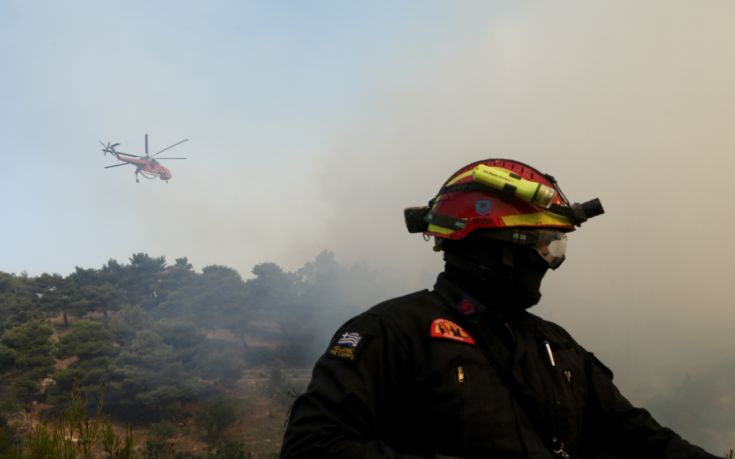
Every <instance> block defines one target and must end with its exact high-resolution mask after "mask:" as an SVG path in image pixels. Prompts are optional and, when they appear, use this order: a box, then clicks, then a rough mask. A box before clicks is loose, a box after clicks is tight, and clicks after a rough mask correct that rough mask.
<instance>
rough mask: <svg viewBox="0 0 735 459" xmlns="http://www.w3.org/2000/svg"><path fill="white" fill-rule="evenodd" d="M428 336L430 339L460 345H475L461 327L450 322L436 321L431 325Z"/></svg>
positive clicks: (444, 320)
mask: <svg viewBox="0 0 735 459" xmlns="http://www.w3.org/2000/svg"><path fill="white" fill-rule="evenodd" d="M429 335H430V336H431V337H432V338H443V339H449V340H452V341H459V342H461V343H467V344H475V339H474V338H472V337H471V336H470V334H469V333H467V332H466V331H465V330H464V329H463V328H462V327H460V326H459V325H457V324H455V323H454V322H452V321H451V320H447V319H436V320H434V321H433V322H432V323H431V329H430V330H429Z"/></svg>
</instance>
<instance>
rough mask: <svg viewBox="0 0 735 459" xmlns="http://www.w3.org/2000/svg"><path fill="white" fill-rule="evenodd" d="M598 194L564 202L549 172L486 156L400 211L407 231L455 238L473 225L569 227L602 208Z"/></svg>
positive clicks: (479, 227) (470, 230)
mask: <svg viewBox="0 0 735 459" xmlns="http://www.w3.org/2000/svg"><path fill="white" fill-rule="evenodd" d="M603 212H604V210H603V209H602V205H601V204H600V201H599V200H598V199H593V200H591V201H587V202H585V203H582V204H577V203H575V204H570V203H569V201H568V200H567V198H566V197H565V196H564V193H562V191H561V189H560V188H559V186H558V185H557V183H556V180H555V179H554V177H552V176H551V175H548V174H544V173H542V172H539V171H538V170H537V169H534V168H533V167H531V166H528V165H527V164H523V163H521V162H518V161H513V160H508V159H486V160H482V161H477V162H474V163H472V164H469V165H467V166H465V167H463V168H461V169H460V170H458V171H457V172H456V173H454V174H453V175H452V176H451V177H450V178H449V179H448V180H447V181H446V182H445V183H444V185H443V186H442V187H441V189H440V190H439V192H438V193H437V195H436V196H435V197H434V198H433V199H431V201H429V204H428V205H427V206H425V207H413V208H409V209H406V210H405V217H406V225H407V226H408V230H409V231H410V232H412V233H418V232H422V233H424V234H425V235H430V236H434V237H436V238H442V239H451V240H459V239H464V238H465V237H467V236H468V235H469V234H471V233H473V232H474V231H477V230H485V229H488V230H499V229H547V230H554V231H560V232H568V231H573V230H574V229H575V226H580V225H581V224H582V223H583V222H584V221H586V220H587V219H588V218H592V217H594V216H597V215H600V214H601V213H603Z"/></svg>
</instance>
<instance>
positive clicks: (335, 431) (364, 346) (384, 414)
mask: <svg viewBox="0 0 735 459" xmlns="http://www.w3.org/2000/svg"><path fill="white" fill-rule="evenodd" d="M394 335H395V334H394V333H391V331H390V330H389V329H388V328H387V327H386V324H385V323H384V322H383V321H382V320H381V319H380V318H379V317H377V316H374V315H370V314H362V315H360V316H357V317H356V318H354V319H352V320H351V321H349V322H347V323H346V324H345V325H344V326H342V328H341V329H340V330H339V331H338V332H337V333H336V334H335V335H334V338H332V341H331V342H330V344H329V347H328V348H327V352H326V353H325V354H324V355H323V356H322V357H321V358H320V359H319V360H318V361H317V363H316V365H315V367H314V372H313V374H312V379H311V382H310V383H309V386H308V388H307V390H306V392H305V393H304V394H302V395H301V396H299V397H298V398H297V399H296V401H295V402H294V405H293V407H292V409H291V414H290V418H289V421H288V425H287V427H286V432H285V434H284V439H283V446H282V449H281V454H280V458H281V459H312V458H313V459H317V458H319V459H329V458H340V459H350V458H360V459H377V458H386V459H388V458H391V459H414V458H415V459H418V458H420V457H423V456H418V455H415V456H414V455H405V454H399V453H398V452H396V451H394V450H392V449H391V448H390V447H388V446H387V445H386V443H385V436H384V435H383V432H385V429H386V425H387V424H389V418H390V415H389V409H390V407H391V406H394V401H396V400H397V398H398V397H399V391H400V388H399V381H400V375H399V373H400V372H401V371H402V368H405V365H403V362H404V361H405V355H406V354H405V352H404V350H403V349H401V347H400V344H399V342H398V340H397V339H396V337H395V336H394Z"/></svg>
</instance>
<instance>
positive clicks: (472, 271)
mask: <svg viewBox="0 0 735 459" xmlns="http://www.w3.org/2000/svg"><path fill="white" fill-rule="evenodd" d="M441 248H442V250H443V251H444V262H445V265H444V274H445V275H446V276H447V278H448V279H449V280H450V281H452V282H454V283H455V284H456V285H458V286H459V287H461V288H462V289H463V290H464V291H466V292H467V293H468V294H469V295H470V296H472V297H474V298H476V299H478V300H479V301H481V302H482V303H483V304H485V305H486V306H487V307H489V308H490V309H492V310H494V311H495V312H497V313H500V314H503V315H507V314H514V313H518V312H520V311H523V310H525V309H528V308H530V307H531V306H533V305H535V304H537V303H538V302H539V300H540V299H541V291H540V289H541V280H542V279H543V277H544V275H545V274H546V271H547V270H548V269H549V267H548V265H547V264H546V262H545V261H544V260H543V259H542V258H541V256H540V255H539V254H538V253H536V251H535V250H533V249H532V248H530V247H527V246H522V245H518V244H512V243H509V242H503V241H498V240H495V239H490V238H487V237H482V236H481V235H479V234H471V235H470V236H468V237H467V238H465V239H463V240H460V241H452V240H446V239H445V240H442V242H441Z"/></svg>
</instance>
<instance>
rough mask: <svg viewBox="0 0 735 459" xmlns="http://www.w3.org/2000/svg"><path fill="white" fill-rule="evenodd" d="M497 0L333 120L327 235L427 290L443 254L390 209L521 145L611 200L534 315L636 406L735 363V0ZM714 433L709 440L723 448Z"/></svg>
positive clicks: (554, 276) (567, 179) (570, 190)
mask: <svg viewBox="0 0 735 459" xmlns="http://www.w3.org/2000/svg"><path fill="white" fill-rule="evenodd" d="M497 5H498V4H493V5H492V6H487V5H486V6H485V7H484V8H483V7H482V6H479V5H477V4H473V5H472V7H468V8H467V9H466V10H465V11H464V13H466V14H468V15H475V21H476V22H474V23H475V24H477V23H478V22H483V24H482V25H478V26H476V27H474V28H472V29H471V30H469V31H467V32H466V33H465V35H464V36H463V37H462V39H461V40H458V42H456V43H452V44H451V47H449V48H447V49H438V50H436V52H435V53H434V54H433V55H432V56H431V58H427V59H426V60H424V61H422V62H421V65H420V66H412V67H411V69H410V72H409V71H408V70H406V69H405V68H403V67H402V62H401V60H400V58H397V59H396V61H395V62H394V63H393V67H391V68H390V70H386V71H385V72H384V74H383V75H381V78H378V81H379V84H378V88H377V90H376V91H375V94H376V95H374V96H373V97H372V98H371V99H370V100H369V101H365V103H364V105H363V106H360V107H356V110H355V114H354V115H353V116H352V117H350V118H349V119H348V120H346V121H345V122H344V129H343V130H342V131H341V132H340V135H339V136H337V137H336V138H335V139H334V143H333V145H332V147H331V151H332V153H331V154H330V155H328V157H327V158H326V159H325V160H324V162H323V171H322V174H321V183H322V184H323V197H322V199H323V200H324V201H325V202H326V203H328V206H329V212H330V213H329V214H327V215H328V216H327V222H328V224H327V225H326V226H327V228H328V231H329V232H330V233H329V234H330V235H331V237H329V238H328V240H329V242H330V247H331V248H332V249H333V250H335V252H336V253H337V254H338V256H341V257H345V258H346V259H348V260H349V259H367V260H368V261H369V262H370V263H373V264H375V265H376V266H379V267H380V269H382V270H384V272H392V273H393V275H394V278H395V279H401V282H397V283H398V284H401V283H402V284H403V285H404V286H406V287H407V286H413V287H414V288H421V287H424V286H427V284H428V283H429V282H430V279H431V277H432V273H435V272H438V271H439V270H440V267H441V263H440V260H439V258H440V256H439V255H437V254H434V253H431V250H430V247H431V244H429V243H425V242H424V241H422V240H421V238H420V237H418V236H415V235H409V234H408V233H406V232H405V229H404V228H403V222H402V217H401V211H402V209H403V207H408V206H412V205H422V204H424V203H425V202H426V201H427V200H428V199H430V198H431V197H432V196H433V194H434V193H435V192H436V190H437V189H438V188H439V187H440V185H441V184H442V182H443V181H444V180H445V179H446V178H447V177H448V176H449V175H450V174H451V173H452V172H454V171H455V170H456V169H458V168H459V167H460V166H462V165H464V164H467V163H469V162H471V161H474V160H476V159H480V158H486V157H511V158H515V159H519V160H522V161H524V162H527V163H529V164H532V165H534V166H536V167H537V168H539V169H541V170H542V171H545V172H548V173H551V174H552V175H555V176H556V177H557V179H558V180H559V183H560V184H561V186H562V188H563V189H564V191H565V193H566V194H567V196H568V197H569V198H570V199H571V200H577V201H584V200H587V199H591V198H593V197H598V196H599V197H600V199H601V200H602V202H603V204H604V206H605V209H606V211H607V213H606V214H605V215H603V216H601V217H599V218H596V219H594V220H591V221H589V222H587V223H585V224H584V226H583V227H582V228H581V229H580V230H578V231H577V232H576V233H574V234H573V235H571V237H570V248H569V254H568V261H567V262H566V263H565V265H564V266H562V267H561V268H560V269H559V270H558V271H556V272H552V273H550V274H549V275H548V276H547V278H546V280H545V285H544V288H545V289H544V295H545V296H544V299H543V300H542V306H540V307H538V308H537V310H536V311H537V312H538V313H540V314H542V315H543V316H546V317H549V318H551V319H553V320H555V321H558V322H560V323H561V324H562V325H564V326H566V327H567V328H568V329H569V330H570V331H571V332H572V333H573V334H574V336H575V337H577V338H578V339H579V341H580V342H581V343H582V344H583V345H585V346H586V347H588V348H589V349H590V350H592V351H594V352H596V353H597V354H598V355H600V356H601V357H602V358H603V360H604V361H606V362H607V363H608V364H609V365H610V366H612V367H613V369H615V370H617V371H616V374H617V380H618V382H619V385H620V386H621V387H622V388H623V389H624V391H625V392H626V393H627V394H628V395H629V396H630V397H631V398H632V399H633V400H634V401H635V402H639V403H640V402H645V401H646V400H649V399H650V398H652V397H654V396H656V395H657V394H658V393H660V392H661V391H662V390H665V389H664V388H667V387H671V386H672V385H674V384H676V383H678V382H679V381H681V380H683V378H684V377H685V376H686V375H688V374H689V375H691V374H694V375H698V374H702V373H707V372H710V368H711V367H712V366H714V365H720V364H721V363H722V362H723V361H730V362H731V361H732V360H733V359H735V348H733V346H732V342H731V336H732V332H731V326H732V324H733V323H735V311H733V308H732V307H731V306H732V299H731V287H730V284H731V281H730V278H731V277H732V260H733V259H734V258H735V244H733V242H732V237H731V234H730V233H731V231H732V228H733V226H734V225H735V216H734V214H733V213H732V212H731V211H730V210H729V207H730V201H731V199H732V197H733V196H735V194H733V190H732V187H731V180H730V176H731V173H732V172H731V171H732V170H733V166H735V157H734V156H733V154H732V152H733V151H735V136H734V134H733V132H734V131H733V124H732V120H733V119H734V118H733V116H732V115H733V112H734V111H735V110H734V109H733V107H735V91H733V86H732V84H731V82H732V81H734V80H735V59H733V57H735V56H734V54H735V46H733V44H734V43H735V31H733V29H732V27H731V21H732V19H734V18H735V5H733V4H731V3H728V2H707V3H706V4H697V5H694V4H692V3H691V2H683V1H674V2H594V3H589V2H587V3H585V2H554V3H542V2H530V3H524V4H522V5H518V4H516V5H515V6H513V7H510V8H509V9H510V10H512V11H506V12H505V13H506V14H503V15H499V16H495V15H493V14H492V10H493V8H495V7H496V6H497ZM478 9H480V10H483V9H484V13H486V14H478V11H477V10H478ZM477 16H482V21H480V20H477V19H476V17H477ZM721 428H722V430H723V431H726V432H727V433H726V434H725V435H723V436H721V437H720V441H723V444H718V445H708V446H710V447H715V446H716V447H717V448H724V447H726V444H725V443H728V442H729V444H733V443H735V426H733V425H725V426H721Z"/></svg>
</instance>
